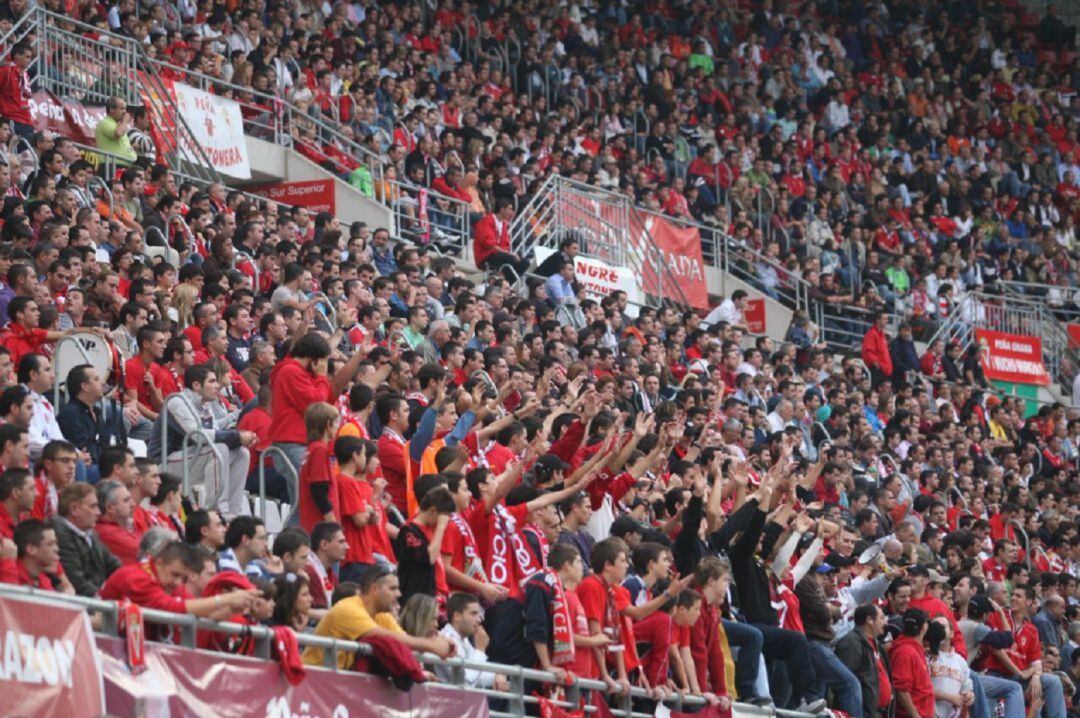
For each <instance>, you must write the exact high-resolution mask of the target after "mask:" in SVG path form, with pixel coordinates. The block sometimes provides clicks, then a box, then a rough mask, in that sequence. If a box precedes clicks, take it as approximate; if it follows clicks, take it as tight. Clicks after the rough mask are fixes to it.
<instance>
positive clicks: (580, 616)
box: [565, 591, 600, 680]
mask: <svg viewBox="0 0 1080 718" xmlns="http://www.w3.org/2000/svg"><path fill="white" fill-rule="evenodd" d="M565 593H566V604H567V606H568V607H569V608H570V625H571V626H572V627H573V630H574V635H575V636H588V635H590V634H589V619H588V618H586V617H585V609H584V608H582V606H581V599H580V598H578V595H577V593H575V592H574V591H566V592H565ZM566 669H567V670H568V671H570V672H571V673H573V674H574V675H575V676H577V677H578V678H592V679H594V680H595V679H597V678H599V677H600V671H598V670H597V668H596V659H595V657H594V656H593V649H591V648H582V647H581V646H577V647H576V648H575V650H574V660H573V661H571V662H570V663H569V664H567V665H566Z"/></svg>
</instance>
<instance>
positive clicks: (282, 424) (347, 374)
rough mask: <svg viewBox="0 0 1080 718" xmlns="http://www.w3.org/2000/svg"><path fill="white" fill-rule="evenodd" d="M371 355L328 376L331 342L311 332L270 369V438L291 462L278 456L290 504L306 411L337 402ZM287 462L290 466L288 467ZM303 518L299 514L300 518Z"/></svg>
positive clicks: (300, 457)
mask: <svg viewBox="0 0 1080 718" xmlns="http://www.w3.org/2000/svg"><path fill="white" fill-rule="evenodd" d="M366 356H367V354H366V353H365V352H363V351H357V352H355V353H354V354H353V355H352V356H351V357H350V358H349V361H347V362H345V364H344V365H343V366H342V367H341V368H340V369H338V370H337V372H336V373H335V374H334V376H333V377H332V378H331V377H328V376H327V372H328V371H329V367H330V344H329V342H327V341H326V339H325V338H323V337H322V336H321V335H320V334H318V333H316V332H310V333H308V334H305V335H303V336H302V337H300V338H299V339H297V340H296V342H295V343H294V344H293V347H292V349H291V350H290V352H289V356H287V357H285V358H283V359H282V360H281V361H279V362H278V363H277V364H276V365H275V366H274V368H273V369H272V370H271V372H270V388H271V391H272V392H273V396H274V400H273V402H272V403H271V405H270V432H269V435H270V441H271V442H272V443H273V444H275V445H276V446H278V448H280V449H281V450H282V451H283V452H284V453H285V455H286V456H288V461H283V460H282V458H281V457H280V456H277V455H275V456H274V468H275V469H277V471H278V473H280V474H281V475H282V476H284V477H285V479H286V481H285V483H286V486H287V488H288V490H289V503H290V504H291V505H292V506H294V507H295V506H296V505H297V496H298V495H299V487H298V486H297V481H298V479H299V477H300V467H301V465H303V463H304V455H305V454H306V453H307V428H306V426H305V425H304V412H305V411H306V410H307V408H308V406H309V405H311V404H314V403H315V402H319V401H325V402H328V403H330V404H335V403H336V402H337V397H338V395H339V394H341V392H342V391H344V389H345V386H346V384H348V383H349V381H351V380H352V378H353V377H354V376H356V368H357V367H358V366H359V365H360V362H361V361H363V360H364V358H365V357H366ZM286 463H287V464H288V466H286ZM296 518H297V519H299V516H297V517H296Z"/></svg>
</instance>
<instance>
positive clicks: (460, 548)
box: [441, 504, 484, 580]
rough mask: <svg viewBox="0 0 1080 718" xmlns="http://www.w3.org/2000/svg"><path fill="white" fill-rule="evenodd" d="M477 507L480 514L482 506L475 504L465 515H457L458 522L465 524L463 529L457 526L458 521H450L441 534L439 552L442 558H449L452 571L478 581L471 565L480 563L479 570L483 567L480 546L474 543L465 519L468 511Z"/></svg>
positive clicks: (470, 529)
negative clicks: (441, 539)
mask: <svg viewBox="0 0 1080 718" xmlns="http://www.w3.org/2000/svg"><path fill="white" fill-rule="evenodd" d="M477 506H478V507H479V510H480V511H481V512H482V511H483V508H484V505H483V504H477V505H476V506H474V507H472V508H471V509H466V511H465V513H463V514H458V515H457V518H458V519H460V522H461V523H464V524H465V526H464V527H462V526H460V525H459V521H456V520H454V519H451V520H450V523H448V524H447V525H446V533H444V534H443V542H442V548H441V551H442V555H443V556H446V557H448V558H449V560H450V565H451V566H452V567H453V568H454V569H456V570H458V571H461V572H462V573H464V574H467V575H470V576H472V578H476V579H477V580H479V576H478V575H476V574H478V571H477V570H476V567H475V566H474V565H473V564H474V563H480V566H481V568H482V567H483V564H482V563H481V559H480V556H481V552H480V546H479V544H477V542H476V534H474V533H473V531H472V528H471V527H470V522H469V519H468V517H467V515H468V514H469V513H470V511H476V510H477Z"/></svg>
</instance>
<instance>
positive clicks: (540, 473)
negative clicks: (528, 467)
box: [532, 454, 570, 483]
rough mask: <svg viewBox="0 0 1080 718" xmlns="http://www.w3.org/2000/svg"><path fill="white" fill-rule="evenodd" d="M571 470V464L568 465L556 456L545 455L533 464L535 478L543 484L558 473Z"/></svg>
mask: <svg viewBox="0 0 1080 718" xmlns="http://www.w3.org/2000/svg"><path fill="white" fill-rule="evenodd" d="M569 468H570V464H567V463H566V462H565V461H563V460H562V459H560V458H559V457H558V456H555V455H554V454H544V455H543V456H541V457H540V458H538V459H537V460H536V463H534V464H533V466H532V472H533V476H535V477H536V478H537V479H538V480H539V481H540V482H541V483H543V482H545V481H547V480H549V479H550V478H551V477H552V476H554V475H555V472H556V471H566V470H567V469H569Z"/></svg>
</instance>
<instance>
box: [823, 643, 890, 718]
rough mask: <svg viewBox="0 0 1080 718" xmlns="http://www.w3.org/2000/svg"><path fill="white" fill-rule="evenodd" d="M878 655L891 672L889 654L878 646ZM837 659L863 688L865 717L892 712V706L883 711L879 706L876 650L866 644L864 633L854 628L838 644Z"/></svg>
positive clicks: (887, 670) (886, 668) (886, 669)
mask: <svg viewBox="0 0 1080 718" xmlns="http://www.w3.org/2000/svg"><path fill="white" fill-rule="evenodd" d="M877 652H878V655H879V656H880V657H881V660H882V661H884V662H885V671H886V672H889V654H888V652H886V651H884V650H882V649H881V644H880V643H879V644H878V646H877ZM835 653H836V657H837V658H839V659H840V662H841V663H843V664H844V665H845V666H847V667H848V669H849V670H850V671H851V672H852V673H854V674H855V677H856V678H858V679H859V685H860V686H862V700H863V716H865V718H874V717H875V716H885V715H888V714H889V713H890V712H891V706H889V707H888V708H886V709H884V710H882V709H879V708H878V707H877V704H878V671H877V665H876V664H875V663H874V649H873V648H871V647H870V644H869V643H867V642H866V638H865V637H863V635H862V633H861V632H860V631H859V630H858V629H856V628H853V629H852V630H851V631H849V632H848V633H847V634H846V635H845V636H844V637H843V638H841V639H840V640H839V641H837V642H836V649H835Z"/></svg>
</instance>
